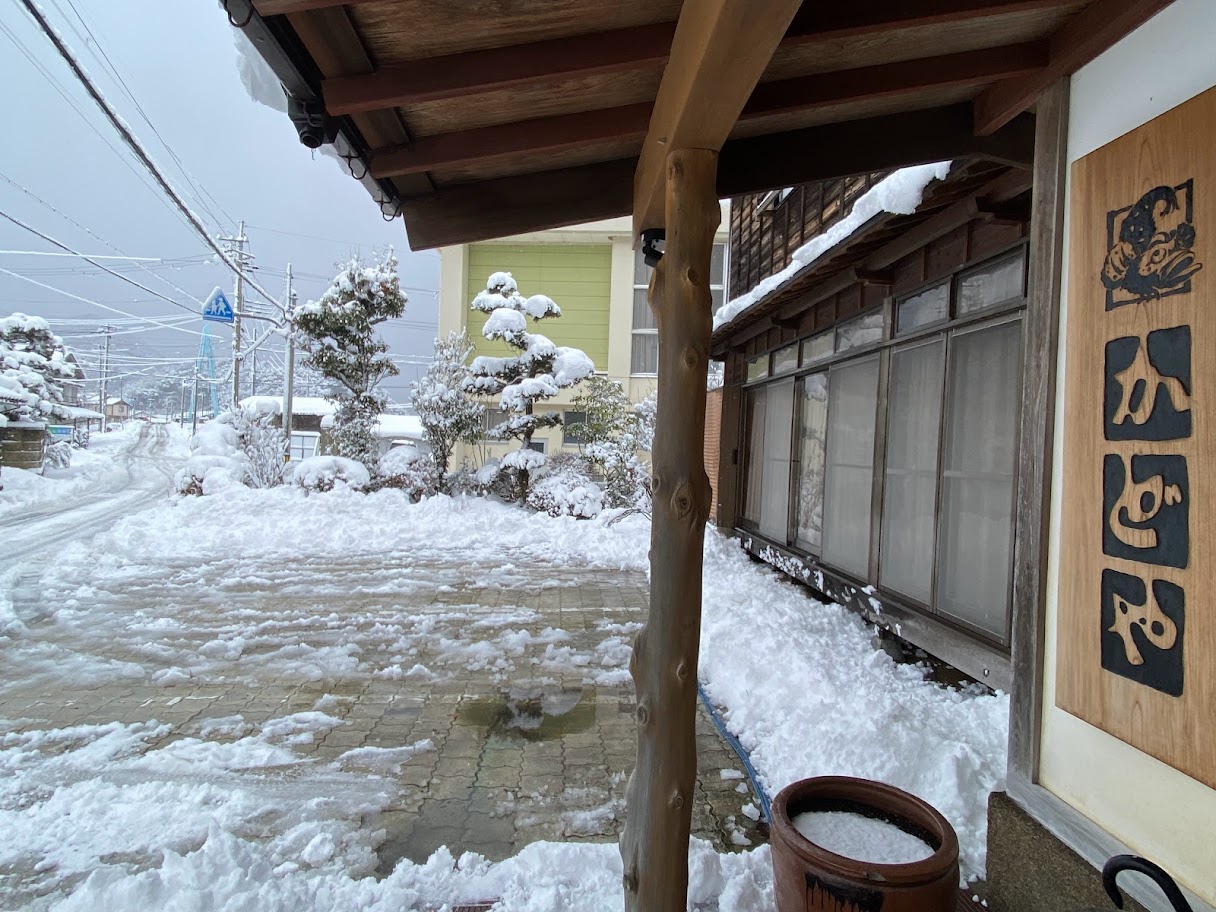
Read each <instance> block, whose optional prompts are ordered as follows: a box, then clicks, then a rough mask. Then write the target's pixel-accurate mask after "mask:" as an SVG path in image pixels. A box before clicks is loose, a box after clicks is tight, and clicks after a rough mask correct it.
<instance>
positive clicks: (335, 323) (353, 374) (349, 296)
mask: <svg viewBox="0 0 1216 912" xmlns="http://www.w3.org/2000/svg"><path fill="white" fill-rule="evenodd" d="M405 303H406V296H405V293H404V292H402V290H401V281H400V278H399V277H398V275H397V258H396V257H394V256H393V254H392V251H391V250H390V251H389V253H388V256H386V257H385V258H384V260H383V261H382V262H380V263H379V264H377V265H375V266H364V265H363V264H362V263H361V262H360V261H359V260H358V258H354V259H352V260H351V261H350V262H348V263H347V264H346V265H345V266H343V267H342V271H341V272H339V273H338V275H337V276H336V277H335V278H334V280H333V282H332V284H331V285H330V287H329V290H328V291H326V292H325V294H323V295H322V296H321V299H320V300H319V301H308V302H307V303H304V304H300V305H299V306H297V307H295V308H293V309H292V311H291V319H292V322H293V323H294V325H295V328H296V332H295V339H296V342H297V344H298V345H299V346H300V347H301V348H302V349H303V350H304V351H305V352H306V353H307V358H306V359H305V362H304V363H305V364H307V365H308V366H309V367H311V368H313V369H315V370H317V371H319V372H320V373H322V374H324V375H325V376H326V377H328V378H329V379H330V380H332V381H333V382H334V383H335V384H336V385H337V387H338V392H337V395H336V397H335V398H336V399H337V401H338V410H337V412H336V413H335V414H334V431H333V440H334V449H335V451H336V452H337V453H338V455H340V456H345V457H347V458H350V459H357V460H358V461H359V462H361V463H363V465H364V466H369V467H370V466H374V465H375V464H376V461H377V457H378V453H377V446H376V437H375V434H374V433H373V430H374V428H375V424H376V417H377V416H378V415H379V414H380V413H381V412H382V411H384V407H385V404H386V401H387V400H386V399H385V397H384V394H383V393H379V392H377V391H376V387H377V385H379V383H380V381H382V380H384V379H385V378H386V377H392V376H395V375H396V374H397V373H399V371H398V370H397V366H396V365H395V364H393V362H392V361H391V360H390V359H389V358H388V345H387V343H385V342H384V340H383V339H381V338H380V337H379V336H377V335H376V327H377V326H378V325H379V324H381V323H383V322H384V321H385V320H388V319H392V318H395V317H400V316H401V315H402V314H403V313H405Z"/></svg>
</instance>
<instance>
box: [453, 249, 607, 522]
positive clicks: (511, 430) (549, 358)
mask: <svg viewBox="0 0 1216 912" xmlns="http://www.w3.org/2000/svg"><path fill="white" fill-rule="evenodd" d="M472 307H473V309H474V310H480V311H482V312H483V313H487V314H489V315H490V317H489V319H488V320H486V325H485V326H484V327H483V328H482V331H481V334H482V335H483V336H484V337H485V338H487V339H489V340H491V341H493V340H494V339H502V341H503V342H505V343H506V344H507V345H508V346H509V347H511V348H513V349H514V350H515V351H517V352H518V353H519V354H517V355H514V356H513V357H510V358H493V357H490V356H487V355H481V356H479V357H476V358H474V359H473V363H472V364H471V365H470V366H469V370H470V374H471V376H470V377H469V378H468V379H467V380H466V381H465V389H467V390H469V391H470V392H476V393H484V394H487V395H500V396H501V398H500V399H499V403H500V406H501V408H502V410H503V411H504V412H508V413H509V417H508V418H507V419H506V420H505V421H503V422H501V423H500V424H498V425H496V426H495V427H493V428H491V429H490V431H489V434H488V436H489V437H490V438H491V439H495V440H510V439H512V438H514V439H516V440H518V441H519V449H517V450H512V451H511V452H510V453H508V454H507V455H506V456H504V457H503V459H502V463H501V468H502V469H503V470H505V471H507V472H509V473H511V475H512V479H513V487H514V489H515V496H516V498H517V499H518V500H519V502H520V503H523V502H524V501H526V500H527V497H528V481H529V477H530V475H531V474H532V473H533V472H535V471H536V470H537V469H539V468H540V467H541V466H543V465H544V464H545V457H544V454H542V453H538V452H537V451H536V450H533V449H532V447H531V443H532V435H533V434H534V433H535V432H536V431H537V430H538V429H540V428H545V427H556V426H557V425H559V424H561V423H562V418H561V415H559V414H557V413H556V412H552V413H548V414H544V415H537V414H535V413H534V411H533V405H534V404H535V403H537V402H540V401H542V400H545V399H551V398H552V397H554V396H556V395H557V391H558V390H559V389H563V388H565V387H570V386H574V385H575V384H576V383H578V382H580V381H581V380H583V379H585V378H586V377H589V376H590V375H591V374H592V373H594V372H595V365H594V364H592V363H591V359H590V358H588V357H587V355H586V353H585V352H583V351H582V350H581V349H577V348H567V347H565V346H560V345H554V344H553V342H552V341H550V340H549V339H548V338H546V337H545V336H542V335H541V334H540V333H530V332H528V331H527V325H528V324H527V318H528V317H531V318H532V319H533V321H539V320H544V319H548V318H551V317H560V316H561V314H562V311H561V308H560V307H558V306H557V304H555V303H554V302H553V299H552V298H549V297H546V296H545V295H543V294H535V295H532V297H530V298H525V297H524V296H523V295H521V294H520V293H519V286H518V284H517V283H516V281H515V279H514V278H513V277H512V276H511V273H509V272H495V273H493V274H492V275H491V276H490V277H489V278H488V279H487V280H486V287H485V289H484V290H482V291H480V292H478V293H477V296H476V297H475V298H474V299H473V304H472Z"/></svg>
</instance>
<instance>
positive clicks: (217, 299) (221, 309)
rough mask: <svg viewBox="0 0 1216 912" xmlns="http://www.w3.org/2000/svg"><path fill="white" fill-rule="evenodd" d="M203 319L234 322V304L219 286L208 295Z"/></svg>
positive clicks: (215, 321)
mask: <svg viewBox="0 0 1216 912" xmlns="http://www.w3.org/2000/svg"><path fill="white" fill-rule="evenodd" d="M203 319H204V320H210V321H212V322H213V323H231V322H233V319H234V317H233V315H232V305H231V304H229V303H228V299H227V298H226V297H224V292H223V291H221V290H220V289H219V288H218V287H217V288H216V289H215V291H213V292H211V294H210V295H208V296H207V301H206V303H205V304H203Z"/></svg>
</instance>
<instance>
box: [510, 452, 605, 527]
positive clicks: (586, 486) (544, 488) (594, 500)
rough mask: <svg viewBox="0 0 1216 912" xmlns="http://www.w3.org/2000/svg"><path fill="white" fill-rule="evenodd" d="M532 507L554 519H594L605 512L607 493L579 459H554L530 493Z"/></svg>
mask: <svg viewBox="0 0 1216 912" xmlns="http://www.w3.org/2000/svg"><path fill="white" fill-rule="evenodd" d="M528 506H530V507H532V508H533V509H534V510H539V511H540V512H542V513H548V514H549V515H550V516H574V517H576V518H579V519H591V518H592V517H595V516H598V515H599V514H600V511H601V510H603V509H604V491H603V489H602V488H601V487H600V486H599V485H597V484H596V483H595V482H594V481H593V480H592V478H591V474H590V472H589V471H588V467H587V464H586V462H585V461H584V460H582V459H579V458H578V457H561V456H558V457H554V459H553V461H552V462H551V463H550V464H549V465H548V466H547V467H546V469H545V471H544V473H543V474H541V475H539V476H538V477H537V478H536V480H535V482H534V483H533V485H532V487H531V488H530V489H529V491H528Z"/></svg>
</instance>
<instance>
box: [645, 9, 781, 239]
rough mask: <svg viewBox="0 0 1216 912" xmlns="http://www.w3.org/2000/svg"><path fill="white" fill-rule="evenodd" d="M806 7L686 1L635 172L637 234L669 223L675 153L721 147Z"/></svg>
mask: <svg viewBox="0 0 1216 912" xmlns="http://www.w3.org/2000/svg"><path fill="white" fill-rule="evenodd" d="M799 5H800V0H768V2H766V3H763V4H756V3H751V2H748V0H685V2H684V5H683V7H682V8H681V9H680V19H679V21H678V22H677V23H676V31H675V36H674V37H673V38H672V41H671V54H670V56H669V58H668V60H667V66H666V68H665V69H664V70H663V81H662V82H661V83H660V84H659V91H658V96H657V97H656V98H655V104H654V112H653V114H651V117H650V128H649V130H648V131H647V134H646V139H645V141H644V142H643V144H642V154H641V158H640V159H639V161H638V169H637V175H636V177H635V178H634V192H633V229H634V234H635V235H638V234H640V233H641V231H642V230H644V229H646V228H660V227H662V226H663V224H664V218H665V215H664V208H663V187H664V173H665V171H666V162H667V154H668V152H669V151H671V150H673V149H708V150H709V151H712V152H717V151H718V150H720V149H721V148H722V145H723V143H725V142H726V138H727V136H729V135H730V131H731V130H732V129H733V128H734V126H735V121H737V120H738V119H739V113H740V112H741V111H742V110H743V106H744V105H745V104H746V103H747V99H748V98H749V97H750V96H751V93H752V90H753V89H754V88H755V87H756V84H757V83H758V82H759V81H760V77H761V75H763V73H764V70H765V69H766V68H767V67H768V65H769V61H770V60H771V59H772V56H773V51H775V50H776V49H777V46H778V45H779V44H780V43H781V39H782V37H783V36H784V35H785V32H786V29H788V28H789V24H790V21H791V20H792V19H793V18H794V14H795V13H796V12H798V7H799Z"/></svg>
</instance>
